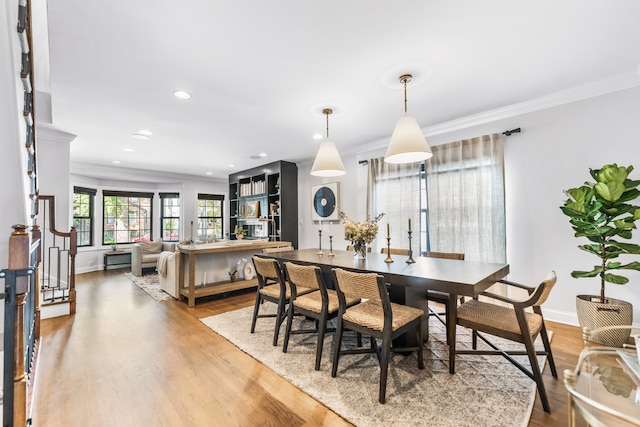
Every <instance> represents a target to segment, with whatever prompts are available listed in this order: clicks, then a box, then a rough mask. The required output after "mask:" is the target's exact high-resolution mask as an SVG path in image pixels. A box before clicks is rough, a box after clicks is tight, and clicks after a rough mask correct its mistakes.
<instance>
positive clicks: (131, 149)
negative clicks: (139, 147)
mask: <svg viewBox="0 0 640 427" xmlns="http://www.w3.org/2000/svg"><path fill="white" fill-rule="evenodd" d="M122 151H126V152H128V153H133V152H134V151H135V150H134V149H133V148H123V149H122Z"/></svg>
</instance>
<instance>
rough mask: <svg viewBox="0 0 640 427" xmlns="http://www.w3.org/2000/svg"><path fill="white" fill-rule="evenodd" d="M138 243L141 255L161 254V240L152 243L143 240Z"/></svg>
mask: <svg viewBox="0 0 640 427" xmlns="http://www.w3.org/2000/svg"><path fill="white" fill-rule="evenodd" d="M140 243H142V253H143V254H159V253H160V252H162V239H156V240H154V241H153V242H151V241H148V240H143V241H142V242H140Z"/></svg>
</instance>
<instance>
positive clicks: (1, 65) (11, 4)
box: [0, 0, 30, 269]
mask: <svg viewBox="0 0 640 427" xmlns="http://www.w3.org/2000/svg"><path fill="white" fill-rule="evenodd" d="M17 16H18V2H16V1H12V0H2V1H0V93H1V94H2V96H0V159H2V167H0V182H1V183H2V185H0V198H1V199H2V200H3V201H4V202H5V203H3V204H2V209H0V269H3V268H6V267H7V265H8V258H9V251H8V244H9V235H10V234H11V232H12V231H13V229H12V228H11V226H12V225H14V224H27V225H28V224H30V220H29V212H30V210H29V209H28V205H27V200H26V199H25V194H28V193H29V191H28V188H29V186H28V183H27V173H26V170H27V160H26V155H27V153H26V150H25V148H24V142H25V136H24V135H25V125H24V120H23V119H22V117H20V116H19V115H18V112H19V111H22V105H23V98H22V96H23V95H22V94H23V87H22V83H21V81H20V79H18V76H19V72H20V52H21V49H20V45H19V42H18V37H17V32H16V17H17Z"/></svg>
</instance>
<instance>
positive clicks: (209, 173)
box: [205, 172, 213, 175]
mask: <svg viewBox="0 0 640 427" xmlns="http://www.w3.org/2000/svg"><path fill="white" fill-rule="evenodd" d="M205 174H207V175H213V172H205Z"/></svg>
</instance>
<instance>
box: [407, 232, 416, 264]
mask: <svg viewBox="0 0 640 427" xmlns="http://www.w3.org/2000/svg"><path fill="white" fill-rule="evenodd" d="M407 233H409V258H407V264H413V263H414V262H415V261H414V260H413V257H412V255H413V251H412V250H411V233H412V231H407Z"/></svg>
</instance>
